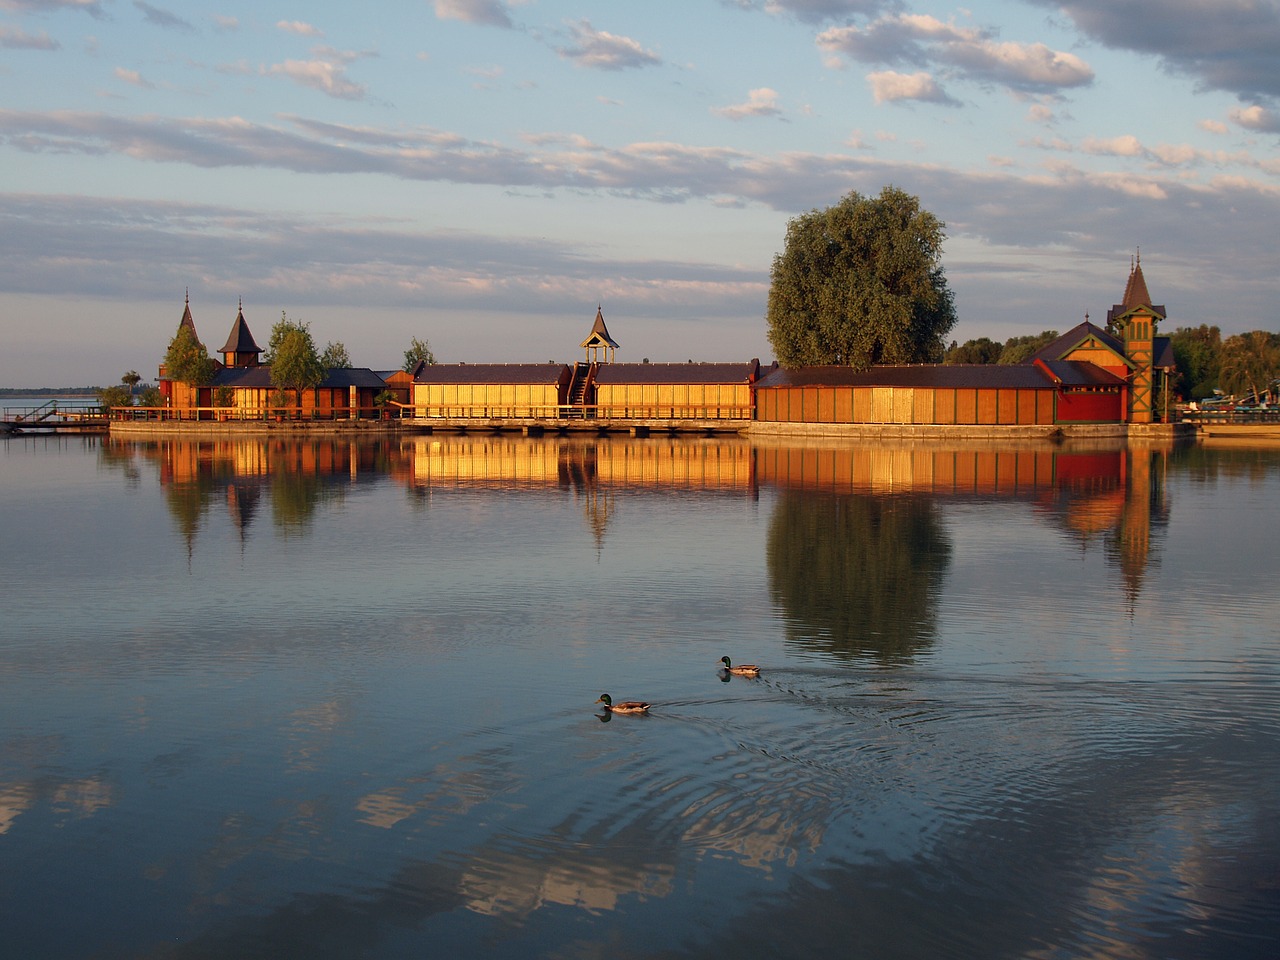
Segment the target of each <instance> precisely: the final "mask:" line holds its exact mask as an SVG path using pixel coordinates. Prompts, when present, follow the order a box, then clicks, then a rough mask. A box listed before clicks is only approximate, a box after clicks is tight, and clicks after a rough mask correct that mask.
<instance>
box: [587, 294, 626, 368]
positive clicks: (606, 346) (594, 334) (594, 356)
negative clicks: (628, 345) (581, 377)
mask: <svg viewBox="0 0 1280 960" xmlns="http://www.w3.org/2000/svg"><path fill="white" fill-rule="evenodd" d="M579 346H580V347H582V348H583V349H584V350H586V351H587V361H588V362H589V363H596V362H600V363H612V362H613V356H614V352H615V351H616V350H617V349H618V343H617V341H616V340H614V339H613V337H611V336H609V328H608V327H606V326H605V325H604V313H603V311H602V310H601V307H600V306H597V307H596V322H595V323H593V324H592V325H591V334H590V335H589V336H588V337H587V339H585V340H583V341H582V343H580V344H579ZM602 351H603V353H604V359H603V360H601V359H600V354H601V352H602Z"/></svg>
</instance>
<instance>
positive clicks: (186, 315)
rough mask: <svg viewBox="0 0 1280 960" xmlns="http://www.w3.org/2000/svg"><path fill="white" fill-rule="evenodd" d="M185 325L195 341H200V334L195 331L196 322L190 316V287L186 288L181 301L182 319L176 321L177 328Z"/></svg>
mask: <svg viewBox="0 0 1280 960" xmlns="http://www.w3.org/2000/svg"><path fill="white" fill-rule="evenodd" d="M183 327H186V328H187V329H188V330H190V331H191V336H193V337H195V339H196V342H197V343H198V342H199V341H200V336H199V335H198V334H197V333H196V322H195V320H193V319H192V317H191V288H190V287H188V288H187V294H186V299H185V300H184V301H183V307H182V319H181V320H179V321H178V329H179V330H181V329H182V328H183Z"/></svg>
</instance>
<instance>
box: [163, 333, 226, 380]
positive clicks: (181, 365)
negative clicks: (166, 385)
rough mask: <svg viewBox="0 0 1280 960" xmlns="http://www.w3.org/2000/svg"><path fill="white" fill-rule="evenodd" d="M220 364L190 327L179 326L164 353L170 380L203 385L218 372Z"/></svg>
mask: <svg viewBox="0 0 1280 960" xmlns="http://www.w3.org/2000/svg"><path fill="white" fill-rule="evenodd" d="M217 370H218V365H217V364H216V363H215V362H214V361H213V360H212V359H210V357H209V351H208V350H206V349H205V346H204V344H203V343H201V342H200V341H199V340H198V339H196V335H195V334H194V333H193V332H192V331H191V328H190V327H179V328H178V332H177V333H175V334H174V335H173V339H172V340H170V341H169V349H168V350H166V351H165V354H164V372H165V376H166V377H168V378H169V379H170V380H177V381H178V382H180V383H189V384H191V385H192V386H196V387H203V386H204V385H205V384H207V383H208V382H209V381H210V380H212V379H213V375H214V374H215V373H216V372H217Z"/></svg>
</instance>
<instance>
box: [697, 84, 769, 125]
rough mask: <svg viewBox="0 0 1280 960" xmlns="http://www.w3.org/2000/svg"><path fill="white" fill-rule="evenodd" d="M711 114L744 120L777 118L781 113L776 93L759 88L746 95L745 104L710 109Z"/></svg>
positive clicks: (766, 88) (765, 88)
mask: <svg viewBox="0 0 1280 960" xmlns="http://www.w3.org/2000/svg"><path fill="white" fill-rule="evenodd" d="M711 112H712V113H714V114H718V115H719V116H722V117H725V118H727V119H729V120H744V119H746V118H747V117H778V116H781V115H782V111H781V110H779V109H778V91H776V90H770V89H769V88H768V87H761V88H759V89H758V90H752V91H751V92H750V93H748V94H747V101H746V103H739V104H734V105H733V106H728V107H712V108H711Z"/></svg>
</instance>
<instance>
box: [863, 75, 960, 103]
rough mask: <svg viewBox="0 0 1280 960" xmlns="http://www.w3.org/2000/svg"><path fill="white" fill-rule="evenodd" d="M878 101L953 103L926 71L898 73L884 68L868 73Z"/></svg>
mask: <svg viewBox="0 0 1280 960" xmlns="http://www.w3.org/2000/svg"><path fill="white" fill-rule="evenodd" d="M867 81H868V82H869V83H870V84H871V92H872V93H873V94H874V95H875V98H876V103H893V102H895V101H898V100H924V101H927V102H930V103H951V102H952V101H951V98H950V97H948V96H947V95H946V93H944V92H943V90H942V88H941V87H939V86H938V84H937V83H936V82H935V81H934V79H933V77H931V76H929V74H927V73H924V72H918V73H896V72H894V71H892V70H882V71H880V72H879V73H869V74H867Z"/></svg>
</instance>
